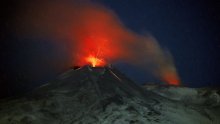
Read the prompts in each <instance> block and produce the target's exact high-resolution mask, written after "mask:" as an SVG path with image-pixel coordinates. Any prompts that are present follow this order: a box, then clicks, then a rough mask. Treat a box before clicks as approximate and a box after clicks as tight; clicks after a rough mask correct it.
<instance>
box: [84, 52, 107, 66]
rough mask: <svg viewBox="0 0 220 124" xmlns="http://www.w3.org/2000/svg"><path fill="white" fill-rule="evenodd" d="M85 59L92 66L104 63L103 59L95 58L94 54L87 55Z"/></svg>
mask: <svg viewBox="0 0 220 124" xmlns="http://www.w3.org/2000/svg"><path fill="white" fill-rule="evenodd" d="M86 61H87V62H88V63H89V64H91V65H92V67H97V66H104V65H106V62H105V61H104V60H103V59H100V58H97V57H96V56H92V55H90V56H88V57H87V58H86Z"/></svg>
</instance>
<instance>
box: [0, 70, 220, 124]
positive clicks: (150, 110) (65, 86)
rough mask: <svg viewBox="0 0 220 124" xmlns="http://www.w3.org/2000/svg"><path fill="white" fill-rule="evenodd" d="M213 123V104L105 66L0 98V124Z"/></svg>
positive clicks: (215, 116)
mask: <svg viewBox="0 0 220 124" xmlns="http://www.w3.org/2000/svg"><path fill="white" fill-rule="evenodd" d="M164 94H166V93H164ZM173 98H174V97H173ZM214 107H215V111H213V110H212V109H213V108H214ZM213 123H216V124H219V107H218V105H217V106H212V107H208V106H205V105H204V104H185V103H184V102H182V101H181V100H175V99H170V98H168V97H166V96H165V95H163V94H160V93H159V92H157V90H156V89H152V88H151V89H144V88H142V87H140V86H138V85H136V84H135V83H133V82H132V81H131V80H130V79H128V78H127V77H126V76H124V75H123V74H121V73H120V72H119V71H118V70H117V69H112V68H108V67H105V68H91V67H89V66H85V67H82V68H80V69H78V70H70V71H68V72H66V73H64V74H62V75H61V76H59V77H58V79H56V80H54V81H51V83H48V84H46V85H44V86H41V87H39V88H38V89H36V90H35V91H33V92H32V93H30V94H27V95H26V96H24V97H22V98H17V99H10V100H9V99H7V100H6V99H5V100H1V101H0V124H213Z"/></svg>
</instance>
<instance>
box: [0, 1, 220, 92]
mask: <svg viewBox="0 0 220 124" xmlns="http://www.w3.org/2000/svg"><path fill="white" fill-rule="evenodd" d="M93 1H98V2H100V3H102V4H103V5H104V6H106V7H107V8H109V9H111V10H112V11H114V12H115V13H116V14H117V15H118V17H119V18H120V20H121V21H122V22H123V23H124V25H125V26H126V27H128V28H129V29H131V30H133V31H134V32H137V33H140V34H144V33H146V32H148V33H150V34H152V35H153V36H154V37H155V38H156V39H157V40H158V42H159V43H160V44H161V46H163V47H166V48H168V49H169V50H170V51H171V53H172V55H173V57H174V60H175V64H176V67H177V69H178V72H179V75H180V77H181V79H182V82H183V85H186V86H190V87H202V86H219V84H220V83H219V79H220V78H219V77H220V76H219V74H220V65H219V64H218V63H220V56H219V53H220V23H219V22H220V15H219V7H220V2H211V1H207V0H206V1H203V0H202V1H199V2H198V1H197V0H93ZM19 4H24V1H23V2H18V1H10V0H9V1H7V3H5V4H1V9H2V10H1V37H0V38H1V47H0V49H1V62H0V64H1V66H0V67H1V68H0V73H1V78H0V79H1V80H0V83H1V86H0V87H1V88H0V90H1V96H5V95H11V94H14V93H18V92H23V91H25V90H26V89H30V87H35V86H38V85H40V84H42V83H44V82H47V81H48V80H51V79H54V78H55V77H56V75H57V74H59V73H61V72H63V71H64V70H66V69H67V68H65V67H64V66H60V67H59V68H56V69H54V68H53V67H54V66H55V65H56V61H58V63H59V61H65V59H66V57H65V52H67V51H65V49H63V48H65V47H59V48H57V45H54V44H47V43H45V42H43V41H45V40H52V39H46V38H45V39H36V38H18V37H16V36H15V35H14V32H13V29H11V26H10V25H11V23H10V22H11V20H13V17H14V16H15V11H16V10H17V6H18V5H19ZM29 41H31V42H29ZM39 41H40V42H39ZM41 41H42V42H41ZM58 46H60V45H58ZM45 59H47V60H48V61H46V62H48V63H44V62H45V61H44V62H42V61H41V60H45ZM51 60H52V61H53V62H54V63H55V64H54V65H53V64H52V65H51V63H49V61H51ZM46 65H51V66H50V67H45V66H46ZM33 68H34V69H33ZM36 68H37V72H34V73H33V74H30V73H32V71H33V70H36ZM118 68H120V69H121V71H122V72H124V73H126V74H127V75H128V76H129V77H131V78H132V79H134V80H135V81H136V82H141V83H143V82H144V83H145V82H152V81H154V79H152V78H151V76H149V77H146V76H144V71H143V70H138V69H135V67H131V66H130V65H126V64H118ZM35 73H37V74H38V75H37V76H35V75H34V74H35Z"/></svg>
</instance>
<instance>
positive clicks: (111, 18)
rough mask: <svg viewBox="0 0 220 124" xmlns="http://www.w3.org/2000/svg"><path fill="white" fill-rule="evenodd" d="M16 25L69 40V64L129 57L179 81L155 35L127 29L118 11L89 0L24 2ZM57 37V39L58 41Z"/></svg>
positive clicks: (162, 77)
mask: <svg viewBox="0 0 220 124" xmlns="http://www.w3.org/2000/svg"><path fill="white" fill-rule="evenodd" d="M16 15H17V16H16V18H15V22H14V27H15V29H16V31H17V35H20V36H31V37H33V36H34V37H47V38H48V37H49V38H50V39H56V40H55V41H56V44H65V46H67V47H66V49H68V51H69V52H68V57H69V59H68V60H70V61H68V62H64V63H66V64H67V65H68V66H71V65H84V64H87V63H86V62H85V61H84V57H85V56H87V55H89V54H98V57H100V58H103V59H104V60H105V61H107V63H114V62H117V61H121V60H122V61H126V62H127V63H130V64H133V65H137V66H139V67H141V68H145V69H146V70H149V71H150V72H151V73H153V74H154V75H155V76H156V77H158V78H159V79H160V80H162V81H164V82H167V83H169V84H173V85H179V76H178V74H177V71H176V68H175V65H174V63H173V60H172V56H171V54H170V53H169V52H168V50H164V49H162V48H161V47H160V45H159V44H158V42H157V41H156V40H155V38H153V36H149V35H146V36H142V35H139V34H136V33H135V32H132V31H131V30H129V29H127V28H126V27H125V26H124V25H123V23H122V22H121V21H120V20H119V19H118V17H117V16H116V14H115V13H114V12H113V11H111V10H109V9H107V8H105V7H104V6H102V5H100V4H98V3H92V2H90V1H87V0H73V1H71V0H63V1H50V0H47V1H43V0H35V1H30V2H26V4H24V5H21V7H20V9H19V11H18V12H17V14H16ZM55 41H54V42H55Z"/></svg>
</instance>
